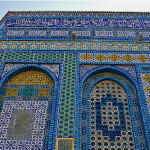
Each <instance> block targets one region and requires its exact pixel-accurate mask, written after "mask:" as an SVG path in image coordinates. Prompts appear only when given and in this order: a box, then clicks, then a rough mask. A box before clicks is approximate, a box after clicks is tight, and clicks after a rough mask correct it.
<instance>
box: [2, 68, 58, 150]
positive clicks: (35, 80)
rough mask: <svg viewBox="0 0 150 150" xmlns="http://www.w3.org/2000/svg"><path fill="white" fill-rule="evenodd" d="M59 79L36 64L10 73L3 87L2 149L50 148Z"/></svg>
mask: <svg viewBox="0 0 150 150" xmlns="http://www.w3.org/2000/svg"><path fill="white" fill-rule="evenodd" d="M55 85H56V83H55V81H54V78H53V77H52V75H51V74H50V73H48V72H47V71H46V70H44V69H42V68H38V67H35V66H29V67H23V68H20V69H18V70H16V71H14V72H12V73H10V74H9V75H8V76H7V77H6V78H5V80H4V81H3V85H2V91H1V115H0V117H1V123H0V125H1V127H0V132H1V134H0V142H1V145H0V147H1V148H0V149H45V150H46V149H49V139H50V136H52V135H50V132H51V133H53V131H51V122H54V120H52V119H51V118H52V111H53V110H52V108H53V107H54V104H53V102H54V101H53V99H54V93H55Z"/></svg>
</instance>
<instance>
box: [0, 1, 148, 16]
mask: <svg viewBox="0 0 150 150" xmlns="http://www.w3.org/2000/svg"><path fill="white" fill-rule="evenodd" d="M53 10H55V11H61V10H63V11H145V12H150V1H149V0H146V1H145V0H143V1H142V0H138V1H137V0H131V1H130V0H126V1H124V0H118V1H115V0H105V1H104V0H99V1H95V0H93V1H92V0H89V1H84V0H82V1H80V0H77V1H73V0H69V1H62V0H55V1H49V0H47V1H28V0H27V1H23V0H20V1H14V0H9V1H7V0H5V1H1V0H0V19H1V18H2V17H3V16H4V15H5V14H6V13H7V11H53Z"/></svg>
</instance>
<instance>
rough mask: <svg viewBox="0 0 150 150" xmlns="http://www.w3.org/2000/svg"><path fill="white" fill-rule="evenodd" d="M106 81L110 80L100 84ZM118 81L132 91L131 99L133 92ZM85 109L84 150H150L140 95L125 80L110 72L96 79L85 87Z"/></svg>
mask: <svg viewBox="0 0 150 150" xmlns="http://www.w3.org/2000/svg"><path fill="white" fill-rule="evenodd" d="M103 77H104V78H105V77H107V79H105V80H104V79H102V80H101V81H99V82H98V81H97V80H98V79H99V78H103ZM109 77H110V78H113V79H114V81H113V80H109V79H108V78H109ZM115 78H116V79H117V80H119V82H122V84H123V85H124V86H128V87H129V88H130V89H129V90H131V93H130V94H131V97H130V98H129V95H128V94H129V93H128V92H129V91H128V90H126V89H124V87H123V85H120V84H119V83H117V82H118V81H117V82H115ZM95 81H97V83H95V84H94V85H93V82H95ZM92 85H93V86H92ZM90 86H92V88H91V91H89V87H90ZM131 99H132V102H131ZM81 107H82V112H81V120H82V126H81V149H82V150H87V149H91V150H97V149H110V148H112V149H114V150H118V149H130V150H131V149H132V150H134V149H138V148H139V149H147V145H146V143H145V142H144V141H145V140H146V139H145V133H144V132H145V131H144V129H143V125H142V124H143V123H142V120H141V118H142V117H141V113H140V112H141V110H140V108H139V102H138V99H137V97H136V91H135V89H134V87H133V86H132V85H131V83H129V81H127V80H126V79H124V78H123V77H121V76H119V75H116V74H113V73H110V72H105V73H99V74H95V75H93V76H92V77H91V78H89V79H88V80H87V81H86V82H85V83H84V85H83V89H82V106H81ZM134 138H136V140H134ZM139 144H140V146H139Z"/></svg>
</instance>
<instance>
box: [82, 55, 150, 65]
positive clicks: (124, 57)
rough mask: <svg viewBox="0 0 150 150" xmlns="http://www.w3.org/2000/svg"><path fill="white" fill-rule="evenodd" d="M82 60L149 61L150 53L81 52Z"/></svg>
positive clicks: (112, 61) (113, 61)
mask: <svg viewBox="0 0 150 150" xmlns="http://www.w3.org/2000/svg"><path fill="white" fill-rule="evenodd" d="M79 55H80V56H79V58H80V62H110V63H116V62H120V63H149V62H150V61H149V57H150V55H149V54H123V53H101V54H99V53H80V54H79Z"/></svg>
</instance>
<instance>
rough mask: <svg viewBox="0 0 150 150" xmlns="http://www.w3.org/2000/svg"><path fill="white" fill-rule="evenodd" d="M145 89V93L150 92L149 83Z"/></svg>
mask: <svg viewBox="0 0 150 150" xmlns="http://www.w3.org/2000/svg"><path fill="white" fill-rule="evenodd" d="M145 91H146V92H147V93H150V85H148V86H147V87H146V88H145Z"/></svg>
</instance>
